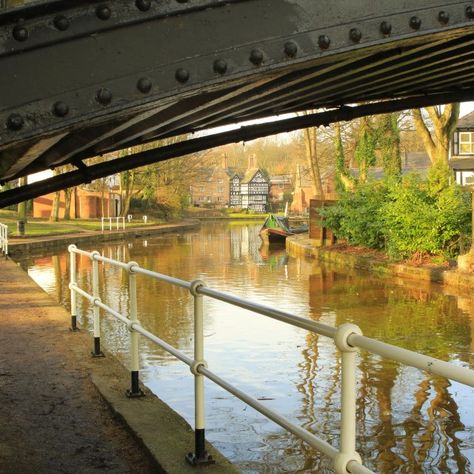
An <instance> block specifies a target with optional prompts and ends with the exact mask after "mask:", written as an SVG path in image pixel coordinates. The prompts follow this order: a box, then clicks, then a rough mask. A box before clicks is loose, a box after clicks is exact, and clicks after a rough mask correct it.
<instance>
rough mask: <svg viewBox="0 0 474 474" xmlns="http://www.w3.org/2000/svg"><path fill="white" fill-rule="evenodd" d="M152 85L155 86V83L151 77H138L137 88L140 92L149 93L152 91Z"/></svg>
mask: <svg viewBox="0 0 474 474" xmlns="http://www.w3.org/2000/svg"><path fill="white" fill-rule="evenodd" d="M152 86H153V83H152V82H151V79H149V78H148V77H141V78H140V79H138V82H137V89H138V90H139V91H140V92H143V94H148V92H150V91H151V88H152Z"/></svg>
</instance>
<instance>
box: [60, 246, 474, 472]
mask: <svg viewBox="0 0 474 474" xmlns="http://www.w3.org/2000/svg"><path fill="white" fill-rule="evenodd" d="M69 252H70V259H71V261H70V273H71V274H70V284H69V288H70V290H71V325H72V329H73V330H75V329H76V328H77V326H76V318H77V302H76V295H81V296H83V297H84V298H86V299H87V300H89V302H90V303H91V304H92V305H93V308H94V325H93V326H94V327H93V331H94V351H93V355H94V356H95V357H100V356H102V352H101V350H100V315H99V310H100V309H102V310H104V311H105V312H106V313H108V314H110V315H111V316H113V317H114V318H116V319H118V320H119V321H121V322H122V323H124V324H125V325H126V326H127V328H128V330H129V331H130V338H131V344H130V353H131V354H130V355H131V388H130V390H128V391H127V394H128V396H129V397H138V396H141V395H142V392H141V390H140V388H139V376H138V374H139V353H138V351H139V348H138V335H139V334H141V335H142V336H144V337H146V338H147V339H149V340H150V341H152V342H154V343H155V344H157V345H158V346H160V347H161V348H162V349H164V350H165V351H167V352H169V353H170V354H171V355H173V356H174V357H176V358H177V359H179V360H181V361H182V362H184V363H185V364H187V365H188V366H189V367H190V369H191V372H192V374H193V375H194V380H195V383H194V396H195V453H192V454H189V455H188V456H187V459H188V461H189V462H190V463H191V464H193V465H197V464H207V463H210V462H213V461H212V459H210V456H208V455H207V453H206V451H205V428H204V426H205V417H204V377H207V378H208V379H209V380H212V381H213V382H214V383H216V384H217V385H219V386H220V387H222V388H223V389H224V390H227V391H228V392H230V393H231V394H233V395H235V396H236V397H238V398H239V399H240V400H242V401H243V402H245V403H247V404H248V405H250V406H251V407H253V408H254V409H255V410H257V411H259V412H260V413H262V414H263V415H265V416H266V417H268V418H269V419H271V420H272V421H274V422H275V423H277V424H278V425H280V426H281V427H283V428H285V429H287V430H288V431H290V432H291V433H293V434H294V435H296V436H298V437H299V438H300V439H302V440H303V441H305V442H306V443H308V444H309V445H310V446H312V447H313V448H315V449H317V450H318V451H320V452H321V453H324V454H325V455H327V456H329V457H330V458H331V459H332V460H333V462H334V468H335V471H336V472H337V473H344V474H346V473H347V472H349V473H354V474H364V473H371V472H372V471H370V470H369V469H367V468H366V467H364V466H363V465H362V461H361V458H360V456H359V454H358V453H357V451H356V354H357V351H358V349H359V348H362V349H365V350H367V351H369V352H372V353H374V354H378V355H380V356H382V357H385V358H388V359H391V360H394V361H398V362H401V363H402V364H405V365H409V366H412V367H417V368H419V369H421V370H424V371H426V372H430V373H432V374H436V375H441V376H443V377H446V378H448V379H451V380H455V381H457V382H459V383H462V384H465V385H469V386H471V387H474V371H473V370H470V369H467V368H463V367H459V366H456V365H454V364H451V363H449V362H444V361H441V360H438V359H434V358H432V357H428V356H425V355H422V354H418V353H416V352H413V351H409V350H407V349H403V348H400V347H396V346H393V345H390V344H385V343H383V342H380V341H377V340H375V339H371V338H368V337H365V336H363V335H362V332H361V330H360V328H359V327H358V326H356V325H354V324H342V325H341V326H339V327H337V328H335V327H332V326H328V325H326V324H322V323H318V322H316V321H312V320H309V319H305V318H302V317H299V316H295V315H293V314H290V313H287V312H284V311H280V310H277V309H274V308H271V307H268V306H264V305H261V304H258V303H253V302H251V301H248V300H244V299H242V298H239V297H237V296H234V295H230V294H227V293H222V292H219V291H216V290H213V289H211V288H208V287H207V286H206V284H205V283H204V282H203V281H201V280H194V281H191V282H189V281H185V280H181V279H178V278H174V277H171V276H168V275H164V274H161V273H156V272H153V271H150V270H146V269H144V268H141V267H140V266H139V265H138V263H136V262H128V263H124V262H120V261H117V260H113V259H110V258H107V257H104V256H101V255H100V253H99V252H98V251H93V252H86V251H84V250H80V249H78V248H77V247H76V246H75V245H70V246H69ZM76 255H82V256H85V257H88V258H90V259H91V261H92V295H91V294H89V293H87V292H86V291H84V290H83V289H81V288H79V287H78V286H77V280H76ZM98 262H103V263H104V264H105V263H107V264H110V265H113V266H115V267H118V268H121V269H123V270H125V271H127V272H128V275H129V298H130V302H129V318H127V317H126V316H124V315H123V314H120V313H119V312H117V311H115V310H114V309H113V308H111V307H109V306H107V305H106V304H104V303H102V301H101V299H100V295H99V271H98ZM137 275H145V276H148V277H150V278H154V279H157V280H159V281H162V282H166V283H169V284H171V285H175V286H179V287H181V288H184V289H187V290H189V291H190V293H191V294H192V296H193V298H194V358H193V359H192V358H190V357H188V356H187V355H185V354H183V353H182V352H181V351H179V350H178V349H176V348H175V347H173V346H171V345H169V344H168V343H166V342H165V341H163V340H162V339H160V338H159V337H158V336H156V335H154V334H152V333H151V332H149V331H147V330H146V329H145V328H143V327H142V326H141V325H140V323H139V321H138V319H137V295H136V276H137ZM203 296H207V297H210V298H213V299H216V300H220V301H224V302H226V303H229V304H231V305H234V306H238V307H241V308H244V309H247V310H250V311H253V312H254V313H258V314H261V315H263V316H267V317H270V318H273V319H276V320H278V321H282V322H284V323H287V324H291V325H292V326H296V327H299V328H302V329H305V330H308V331H312V332H314V333H316V334H319V335H322V336H327V337H330V338H331V339H333V340H334V342H335V344H336V346H337V348H338V349H339V350H340V351H341V353H342V369H341V371H342V376H341V429H340V431H341V435H340V436H341V440H340V446H339V449H336V448H335V447H333V446H331V445H330V444H329V443H327V442H326V441H324V440H323V439H321V438H319V437H318V436H316V435H314V434H313V433H310V432H309V431H308V430H306V429H304V428H302V427H300V426H298V425H296V424H294V423H293V422H291V421H290V420H288V419H286V418H284V417H283V416H281V415H279V414H278V413H276V412H275V411H273V410H271V409H269V408H268V407H266V406H265V405H263V404H262V403H260V402H259V401H258V400H256V399H255V398H252V397H251V396H249V395H247V394H246V393H244V392H242V391H241V390H239V389H238V388H236V387H235V386H233V385H231V384H230V383H228V382H226V381H225V380H223V379H222V378H221V377H219V376H218V375H216V374H215V373H214V372H212V371H211V370H209V369H208V367H207V364H206V361H205V359H204V336H203Z"/></svg>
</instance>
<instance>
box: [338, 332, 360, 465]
mask: <svg viewBox="0 0 474 474" xmlns="http://www.w3.org/2000/svg"><path fill="white" fill-rule="evenodd" d="M351 334H360V335H362V332H361V330H360V328H359V327H358V326H356V325H355V324H343V325H342V326H339V327H338V328H337V331H336V336H335V338H334V341H335V343H336V346H337V347H338V349H339V350H340V351H341V352H342V376H341V379H342V381H341V445H340V448H339V453H338V454H337V456H336V458H335V460H334V468H335V471H336V473H338V474H346V473H347V472H351V471H350V469H348V467H349V464H351V463H354V462H355V463H358V464H362V459H361V457H360V456H359V454H358V453H357V451H356V403H357V395H356V354H357V348H356V347H352V346H351V345H349V343H348V341H347V339H348V337H349V336H350V335H351Z"/></svg>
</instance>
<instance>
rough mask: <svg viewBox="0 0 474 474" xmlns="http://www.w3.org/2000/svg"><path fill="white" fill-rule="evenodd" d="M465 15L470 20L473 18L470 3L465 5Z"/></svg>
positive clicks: (473, 12) (473, 9)
mask: <svg viewBox="0 0 474 474" xmlns="http://www.w3.org/2000/svg"><path fill="white" fill-rule="evenodd" d="M466 16H467V17H468V18H469V19H470V20H474V8H473V7H472V5H468V6H467V7H466Z"/></svg>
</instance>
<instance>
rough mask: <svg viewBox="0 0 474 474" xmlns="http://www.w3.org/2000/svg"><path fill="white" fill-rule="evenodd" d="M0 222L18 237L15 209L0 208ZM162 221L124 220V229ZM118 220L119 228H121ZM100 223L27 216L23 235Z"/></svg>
mask: <svg viewBox="0 0 474 474" xmlns="http://www.w3.org/2000/svg"><path fill="white" fill-rule="evenodd" d="M0 223H2V224H6V225H7V226H8V235H10V236H11V237H18V236H19V234H18V233H17V214H16V212H15V211H8V210H5V209H0ZM162 223H164V221H162V220H158V219H148V221H147V223H146V224H145V223H144V222H143V221H142V220H136V221H132V222H131V223H128V222H127V221H125V229H127V228H133V227H143V226H145V225H146V226H151V225H158V224H162ZM104 225H105V229H106V230H108V229H109V221H108V219H107V220H106V221H105V222H104ZM116 228H117V224H116V220H115V219H112V229H113V230H115V229H116ZM121 228H122V227H121V222H120V229H121ZM101 230H102V223H101V221H100V219H72V220H67V221H65V220H60V221H59V222H50V221H48V220H46V219H36V218H32V217H28V222H27V224H26V226H25V237H38V236H49V235H63V234H71V233H79V232H84V231H101Z"/></svg>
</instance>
